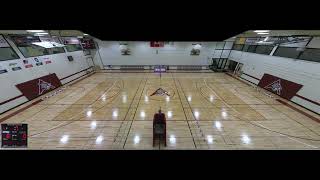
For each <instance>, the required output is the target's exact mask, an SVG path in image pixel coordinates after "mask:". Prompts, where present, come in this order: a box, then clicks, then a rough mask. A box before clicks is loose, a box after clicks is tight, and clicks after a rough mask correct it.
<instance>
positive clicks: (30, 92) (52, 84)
mask: <svg viewBox="0 0 320 180" xmlns="http://www.w3.org/2000/svg"><path fill="white" fill-rule="evenodd" d="M60 86H62V84H61V82H60V80H59V78H58V77H57V75H56V74H55V73H54V74H49V75H46V76H42V77H40V78H37V79H33V80H30V81H27V82H24V83H21V84H17V85H16V87H17V88H18V89H19V90H20V91H21V92H22V94H23V95H24V96H25V97H26V98H27V99H28V100H32V99H34V98H36V97H38V96H41V95H43V94H45V93H47V92H50V91H52V90H54V89H56V88H58V87H60Z"/></svg>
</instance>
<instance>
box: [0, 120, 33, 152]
mask: <svg viewBox="0 0 320 180" xmlns="http://www.w3.org/2000/svg"><path fill="white" fill-rule="evenodd" d="M1 135H2V136H1V147H2V148H26V147H27V146H28V125H27V124H1Z"/></svg>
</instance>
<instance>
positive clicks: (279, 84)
mask: <svg viewBox="0 0 320 180" xmlns="http://www.w3.org/2000/svg"><path fill="white" fill-rule="evenodd" d="M258 86H259V87H261V88H263V89H266V90H268V91H270V92H272V93H275V94H277V95H279V96H281V97H283V98H285V99H288V100H290V99H291V98H292V97H293V96H295V95H296V93H297V92H298V91H299V90H300V89H301V88H302V86H303V85H301V84H297V83H295V82H292V81H288V80H285V79H282V78H279V77H276V76H273V75H270V74H264V75H263V77H262V79H261V80H260V82H259V84H258Z"/></svg>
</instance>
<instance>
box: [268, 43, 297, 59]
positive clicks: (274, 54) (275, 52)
mask: <svg viewBox="0 0 320 180" xmlns="http://www.w3.org/2000/svg"><path fill="white" fill-rule="evenodd" d="M281 48H288V49H295V50H296V49H297V48H298V47H287V46H278V47H277V49H276V50H275V51H274V53H273V54H272V56H276V57H282V58H289V59H299V57H300V55H301V53H300V52H298V54H297V56H296V57H295V58H293V57H286V56H277V55H276V54H277V52H278V51H279V49H281Z"/></svg>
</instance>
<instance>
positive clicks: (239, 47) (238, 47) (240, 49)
mask: <svg viewBox="0 0 320 180" xmlns="http://www.w3.org/2000/svg"><path fill="white" fill-rule="evenodd" d="M242 48H243V45H242V44H234V45H233V47H232V50H237V51H242Z"/></svg>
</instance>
